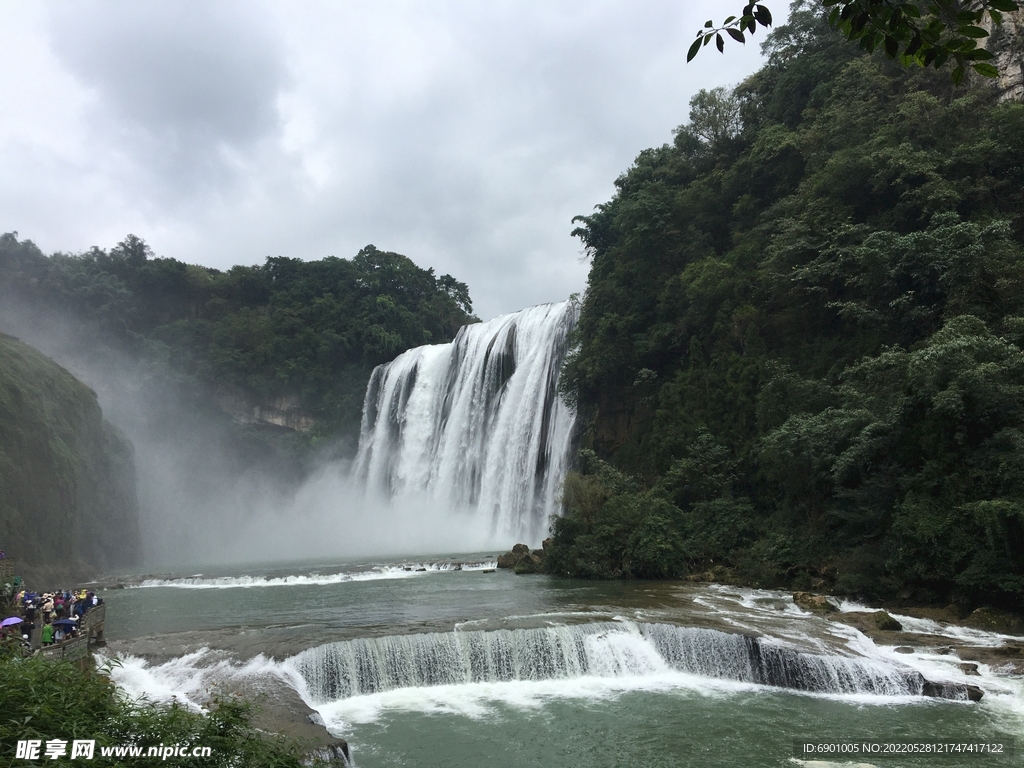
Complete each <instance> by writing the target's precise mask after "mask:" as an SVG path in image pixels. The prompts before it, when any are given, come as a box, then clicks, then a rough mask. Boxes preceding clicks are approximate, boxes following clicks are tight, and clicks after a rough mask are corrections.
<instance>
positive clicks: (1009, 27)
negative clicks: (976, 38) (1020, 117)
mask: <svg viewBox="0 0 1024 768" xmlns="http://www.w3.org/2000/svg"><path fill="white" fill-rule="evenodd" d="M983 26H985V28H986V29H987V30H988V31H989V37H988V38H987V39H985V40H984V46H985V48H987V49H988V50H989V51H991V52H992V53H993V54H994V55H995V59H993V61H992V64H993V65H994V66H995V67H996V69H998V70H999V78H998V79H997V80H996V86H997V87H998V89H999V98H1000V100H1002V101H1010V100H1015V101H1021V100H1022V99H1024V10H1020V11H1013V12H1011V13H1004V14H1003V23H1002V24H1000V25H998V26H997V25H994V24H992V23H991V21H990V20H988V19H986V23H985V24H984V25H983Z"/></svg>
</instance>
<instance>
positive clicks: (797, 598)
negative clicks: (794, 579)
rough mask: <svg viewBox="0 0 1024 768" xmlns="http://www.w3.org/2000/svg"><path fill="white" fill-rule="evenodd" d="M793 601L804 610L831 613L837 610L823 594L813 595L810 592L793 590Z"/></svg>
mask: <svg viewBox="0 0 1024 768" xmlns="http://www.w3.org/2000/svg"><path fill="white" fill-rule="evenodd" d="M793 602H794V603H796V604H797V605H798V606H800V607H801V608H803V609H804V610H805V611H814V612H816V613H832V612H834V611H836V610H838V609H837V608H836V607H835V606H834V605H832V603H830V602H829V601H828V598H827V597H825V596H824V595H815V594H813V593H811V592H794V593H793Z"/></svg>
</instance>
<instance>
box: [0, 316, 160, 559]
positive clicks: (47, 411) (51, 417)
mask: <svg viewBox="0 0 1024 768" xmlns="http://www.w3.org/2000/svg"><path fill="white" fill-rule="evenodd" d="M0 536H2V539H3V540H2V541H0V547H2V548H4V549H5V550H6V552H7V555H8V556H10V557H16V558H18V559H19V560H20V561H22V562H23V563H25V564H30V565H32V566H35V567H36V568H44V569H46V570H48V571H50V572H52V573H65V574H69V575H71V574H79V575H81V574H86V573H94V572H95V571H97V570H103V569H107V568H111V567H114V566H124V565H131V564H133V563H134V562H136V561H137V560H138V558H139V557H140V555H141V552H140V539H139V521H138V509H137V500H136V493H135V468H134V462H133V452H132V446H131V444H130V443H129V442H128V441H127V440H126V439H125V438H124V436H123V435H121V434H120V433H119V432H118V431H117V430H116V429H115V428H114V427H112V426H111V425H110V424H108V423H107V422H106V421H104V419H103V415H102V413H101V412H100V407H99V405H98V404H97V402H96V394H95V393H94V392H93V391H92V390H90V389H89V388H88V387H87V386H85V385H84V384H82V382H80V381H78V380H77V379H76V378H74V377H73V376H72V375H71V374H70V373H68V372H67V371H66V370H64V369H63V368H61V367H60V366H59V365H57V364H56V363H54V362H53V361H52V360H50V359H49V358H47V357H44V356H43V355H42V354H40V353H39V352H38V351H36V350H35V349H33V348H32V347H29V346H28V345H26V344H23V343H21V342H20V341H18V340H17V339H15V338H13V337H10V336H6V335H4V334H0Z"/></svg>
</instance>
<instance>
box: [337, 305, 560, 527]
mask: <svg viewBox="0 0 1024 768" xmlns="http://www.w3.org/2000/svg"><path fill="white" fill-rule="evenodd" d="M576 315H577V310H576V307H575V306H574V305H573V304H572V303H571V302H562V303H559V304H545V305H541V306H537V307H530V308H529V309H524V310H522V311H520V312H515V313H513V314H510V315H502V316H501V317H497V318H495V319H493V320H490V321H488V322H486V323H478V324H474V325H468V326H466V327H464V328H462V329H461V330H460V331H459V333H458V335H457V336H456V338H455V340H454V341H453V342H451V343H450V344H438V345H432V346H424V347H417V348H415V349H411V350H409V351H408V352H405V353H403V354H402V355H400V356H399V357H397V358H396V359H395V360H394V361H392V362H390V363H388V364H386V365H381V366H378V367H377V368H376V369H375V370H374V372H373V375H372V376H371V378H370V383H369V386H368V387H367V390H366V399H365V401H364V405H363V423H362V429H361V434H360V439H359V453H358V455H357V457H356V464H355V472H356V474H357V476H358V477H360V478H361V479H362V480H363V481H364V482H365V483H366V485H367V487H368V489H370V490H371V492H373V491H376V492H381V493H383V494H385V495H386V496H387V497H389V498H395V497H400V496H411V497H414V498H415V497H417V496H423V495H425V496H426V497H428V498H430V499H432V500H433V502H434V503H440V504H443V505H446V506H448V507H450V508H454V509H457V510H463V511H466V512H468V513H471V514H473V515H486V516H488V519H489V520H490V521H491V525H492V530H493V532H494V533H495V534H496V535H497V536H500V537H504V538H506V539H507V540H512V539H514V540H517V541H518V540H523V541H528V542H532V543H534V544H537V543H539V540H540V539H541V538H543V537H544V532H545V531H546V530H547V526H548V518H549V517H550V516H551V515H552V514H554V513H556V512H557V509H558V497H559V493H560V486H561V482H562V479H563V477H564V475H565V472H566V469H567V467H568V462H569V460H570V458H571V457H570V452H571V442H572V431H573V424H574V418H575V417H574V414H573V413H572V412H571V411H570V410H569V409H568V408H567V407H566V406H565V404H564V403H563V402H562V401H561V399H560V398H559V396H558V392H557V389H556V385H557V381H558V373H559V369H560V367H561V364H562V361H563V359H564V357H565V354H566V352H567V349H568V343H569V342H568V335H569V331H570V330H571V329H572V326H573V324H574V323H575V321H576Z"/></svg>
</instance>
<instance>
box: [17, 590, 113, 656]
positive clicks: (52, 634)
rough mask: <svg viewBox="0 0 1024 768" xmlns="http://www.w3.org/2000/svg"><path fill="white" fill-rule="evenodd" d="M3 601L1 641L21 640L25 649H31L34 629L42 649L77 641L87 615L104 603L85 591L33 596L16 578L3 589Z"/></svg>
mask: <svg viewBox="0 0 1024 768" xmlns="http://www.w3.org/2000/svg"><path fill="white" fill-rule="evenodd" d="M2 598H3V599H2V600H0V605H4V606H5V608H6V610H5V614H6V615H7V618H4V619H3V627H2V630H3V639H4V640H6V641H7V642H11V641H16V640H19V639H20V641H21V642H22V643H23V644H24V645H25V647H32V645H33V633H34V632H35V631H36V628H39V630H40V632H39V638H40V642H41V644H42V645H43V646H44V647H46V646H51V645H56V644H59V643H62V642H64V641H65V640H71V639H74V638H75V637H78V636H79V633H80V631H81V630H80V628H81V627H82V626H83V622H84V619H85V616H86V614H87V613H88V612H89V611H90V610H91V609H93V608H95V607H96V606H97V605H101V604H102V603H103V600H102V599H101V598H99V597H98V596H97V595H96V593H95V592H91V591H88V590H85V589H80V590H66V589H58V590H55V591H53V592H42V593H39V592H33V591H30V590H27V589H24V588H23V587H22V584H21V578H20V577H18V576H15V577H14V579H13V581H11V582H7V583H5V584H4V585H3V595H2ZM19 619H20V621H19Z"/></svg>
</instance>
